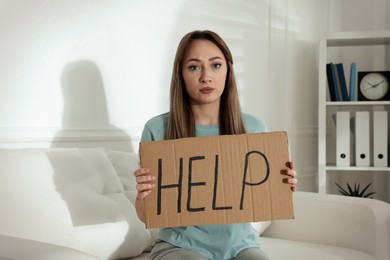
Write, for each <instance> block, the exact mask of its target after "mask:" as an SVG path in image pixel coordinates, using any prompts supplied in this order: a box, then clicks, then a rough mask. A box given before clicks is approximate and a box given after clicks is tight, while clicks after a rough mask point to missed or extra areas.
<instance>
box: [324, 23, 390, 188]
mask: <svg viewBox="0 0 390 260" xmlns="http://www.w3.org/2000/svg"><path fill="white" fill-rule="evenodd" d="M378 46H386V47H387V48H390V30H383V31H361V32H335V33H330V34H328V35H326V36H325V37H322V38H320V41H319V60H318V62H319V66H318V70H319V74H318V88H319V90H318V191H319V192H320V193H327V190H328V187H327V172H335V171H345V172H351V174H352V172H367V173H374V172H390V167H388V168H387V167H384V168H378V167H356V166H350V167H338V166H335V164H334V163H333V165H332V164H330V163H329V162H330V161H332V160H333V158H331V159H329V158H327V155H328V156H329V153H331V152H330V151H328V153H327V149H329V147H327V145H329V141H327V137H328V136H330V135H329V134H330V133H329V132H327V131H331V129H332V128H330V127H328V126H327V122H326V120H327V117H328V116H329V114H328V113H334V110H336V111H337V110H338V109H340V110H343V111H348V110H350V111H353V110H361V109H365V110H370V111H371V110H372V109H374V110H375V109H376V107H377V106H381V107H383V108H381V107H379V108H378V109H379V110H381V109H390V101H346V102H345V101H344V102H342V101H339V102H337V101H329V100H327V96H328V95H327V92H328V84H327V75H326V64H327V63H328V62H330V61H329V60H328V59H329V58H330V55H331V53H333V52H336V53H337V52H338V51H339V50H343V51H348V50H350V49H356V48H355V47H373V48H377V47H378ZM349 47H352V48H349ZM380 48H382V47H380ZM369 53H370V52H369ZM358 55H359V54H358ZM362 55H363V56H362V57H365V56H364V55H367V53H363V54H362ZM368 55H370V54H368ZM359 57H360V56H359ZM368 58H369V59H368V60H370V61H371V62H372V60H374V59H375V58H377V59H378V60H379V61H380V62H379V63H376V66H377V67H376V68H378V67H379V68H382V67H383V66H382V65H381V66H378V64H386V62H384V61H385V60H386V57H385V56H384V55H383V58H382V57H381V56H377V57H374V59H371V57H368ZM381 59H383V60H381ZM344 60H345V59H344V57H341V61H344ZM332 62H336V61H332ZM339 62H340V61H339ZM357 65H359V64H357ZM386 69H387V70H389V68H383V70H386ZM357 83H358V82H357V81H356V83H355V84H357ZM356 87H357V85H355V88H356ZM355 97H357V96H356V95H355Z"/></svg>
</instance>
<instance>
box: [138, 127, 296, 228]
mask: <svg viewBox="0 0 390 260" xmlns="http://www.w3.org/2000/svg"><path fill="white" fill-rule="evenodd" d="M140 157H141V167H144V168H149V169H150V172H151V174H152V175H154V176H156V177H157V181H156V185H157V187H156V188H155V189H154V190H153V192H152V193H151V194H150V195H149V196H148V197H147V198H146V199H145V215H146V226H147V227H148V228H158V227H175V226H190V225H191V226H192V225H206V224H226V223H239V222H254V221H265V220H275V219H291V218H294V210H293V204H292V192H291V189H290V185H289V184H286V183H283V179H284V178H286V175H285V172H286V170H287V169H288V168H287V166H286V163H287V162H288V161H289V152H288V140H287V133H286V132H270V133H257V134H242V135H222V136H207V137H193V138H183V139H177V140H169V141H154V142H143V143H140Z"/></svg>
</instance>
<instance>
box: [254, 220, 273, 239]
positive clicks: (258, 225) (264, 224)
mask: <svg viewBox="0 0 390 260" xmlns="http://www.w3.org/2000/svg"><path fill="white" fill-rule="evenodd" d="M271 223H272V222H271V221H259V222H252V223H251V224H252V227H253V228H254V229H255V230H256V231H257V233H258V234H259V236H261V234H263V232H264V231H265V230H266V229H267V228H268V227H269V226H270V225H271Z"/></svg>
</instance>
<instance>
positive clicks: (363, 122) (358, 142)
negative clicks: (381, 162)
mask: <svg viewBox="0 0 390 260" xmlns="http://www.w3.org/2000/svg"><path fill="white" fill-rule="evenodd" d="M355 150H356V154H355V158H356V166H360V167H368V166H370V114H369V112H368V111H357V112H356V113H355Z"/></svg>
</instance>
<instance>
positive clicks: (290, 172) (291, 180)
mask: <svg viewBox="0 0 390 260" xmlns="http://www.w3.org/2000/svg"><path fill="white" fill-rule="evenodd" d="M287 166H288V168H289V169H287V170H286V175H287V178H285V179H283V181H284V182H285V183H288V184H290V185H291V191H292V192H294V191H296V190H297V188H296V185H297V183H298V180H297V179H296V177H297V172H296V171H295V170H294V168H295V164H294V162H288V163H287Z"/></svg>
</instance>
